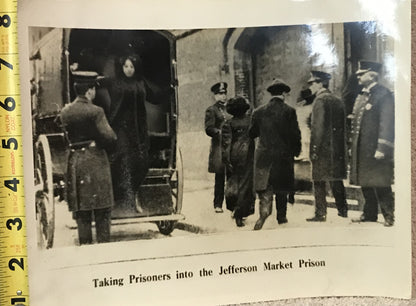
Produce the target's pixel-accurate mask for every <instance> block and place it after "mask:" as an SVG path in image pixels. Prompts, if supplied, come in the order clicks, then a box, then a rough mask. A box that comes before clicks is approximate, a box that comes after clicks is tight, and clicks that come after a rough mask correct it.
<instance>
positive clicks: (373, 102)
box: [350, 84, 394, 187]
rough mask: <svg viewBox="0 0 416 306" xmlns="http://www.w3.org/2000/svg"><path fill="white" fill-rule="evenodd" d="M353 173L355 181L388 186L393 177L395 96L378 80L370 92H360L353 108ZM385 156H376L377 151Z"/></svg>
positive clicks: (352, 181) (351, 177) (374, 185)
mask: <svg viewBox="0 0 416 306" xmlns="http://www.w3.org/2000/svg"><path fill="white" fill-rule="evenodd" d="M351 128H352V136H351V140H352V147H351V175H350V180H351V183H352V184H354V185H359V186H365V187H388V186H390V185H391V184H392V181H393V170H394V169H393V167H394V165H393V148H394V98H393V94H392V93H391V92H390V91H389V90H388V89H387V88H385V87H384V86H381V85H379V84H376V85H375V86H374V87H372V88H371V89H370V92H369V94H359V95H358V97H357V99H356V101H355V105H354V109H353V120H352V127H351ZM376 150H377V151H380V152H382V153H384V155H385V158H383V159H381V160H376V159H375V158H374V154H375V152H376Z"/></svg>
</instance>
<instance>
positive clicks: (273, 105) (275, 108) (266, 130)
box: [249, 97, 301, 192]
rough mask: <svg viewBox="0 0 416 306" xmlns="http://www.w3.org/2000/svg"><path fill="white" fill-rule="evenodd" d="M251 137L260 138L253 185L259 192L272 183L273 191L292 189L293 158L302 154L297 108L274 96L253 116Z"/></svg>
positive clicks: (256, 151)
mask: <svg viewBox="0 0 416 306" xmlns="http://www.w3.org/2000/svg"><path fill="white" fill-rule="evenodd" d="M249 134H250V137H252V138H256V137H258V138H259V139H258V143H257V146H256V150H255V166H254V184H255V189H256V191H262V190H265V189H266V188H267V186H268V184H269V183H270V185H271V186H272V187H273V190H274V192H277V191H286V192H290V191H292V190H293V187H294V186H293V185H294V164H293V158H294V157H295V156H298V155H299V154H300V150H301V136H300V130H299V125H298V120H297V116H296V111H295V109H294V108H292V107H290V106H289V105H287V104H285V103H284V101H283V100H281V99H279V98H277V97H273V98H272V99H271V100H270V101H269V102H268V103H267V104H265V105H262V106H260V107H258V108H257V109H256V110H255V111H254V112H253V115H252V118H251V124H250V129H249Z"/></svg>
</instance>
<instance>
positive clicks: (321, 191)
mask: <svg viewBox="0 0 416 306" xmlns="http://www.w3.org/2000/svg"><path fill="white" fill-rule="evenodd" d="M330 79H331V75H330V74H329V73H326V72H323V71H312V72H311V78H310V79H309V80H308V84H309V88H310V89H311V92H312V94H313V95H315V100H314V102H313V107H312V116H311V141H310V150H309V154H310V159H311V162H312V180H313V187H314V193H315V216H314V217H312V218H308V219H306V220H307V221H310V222H316V221H321V222H322V221H326V213H327V205H328V203H327V201H326V182H329V184H330V186H331V189H332V193H333V195H334V198H335V203H336V206H337V209H338V216H340V217H344V218H346V217H347V214H348V206H347V201H346V196H345V187H344V183H343V181H342V180H343V179H344V178H346V176H347V171H346V134H345V133H346V131H345V120H346V118H345V110H344V104H343V103H342V101H341V100H340V99H338V98H337V97H336V96H335V95H334V94H332V93H331V92H330V91H329V89H328V86H329V80H330Z"/></svg>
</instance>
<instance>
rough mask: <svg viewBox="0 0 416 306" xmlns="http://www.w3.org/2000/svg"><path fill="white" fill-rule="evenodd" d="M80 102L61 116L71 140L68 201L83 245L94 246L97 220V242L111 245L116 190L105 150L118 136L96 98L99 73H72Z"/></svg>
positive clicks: (72, 104)
mask: <svg viewBox="0 0 416 306" xmlns="http://www.w3.org/2000/svg"><path fill="white" fill-rule="evenodd" d="M73 77H74V80H75V82H74V89H75V92H76V94H77V98H76V99H75V100H74V101H73V102H72V103H70V104H68V105H66V106H65V107H64V108H63V109H62V111H61V114H60V118H61V121H62V124H63V127H64V129H65V131H66V133H67V136H68V140H69V143H70V144H69V147H70V152H69V157H68V165H67V167H68V169H67V201H68V207H69V210H70V211H72V212H73V217H74V219H75V220H76V222H77V225H78V237H79V243H80V244H90V243H92V229H91V222H92V220H95V228H96V232H97V241H98V242H99V243H100V242H108V241H110V225H111V208H112V206H113V188H112V182H111V173H110V164H109V161H108V158H107V153H106V151H105V148H107V147H109V146H111V145H113V144H114V143H115V141H116V134H115V133H114V131H113V130H112V129H111V127H110V125H109V124H108V122H107V119H106V117H105V114H104V111H103V109H102V108H101V107H99V106H96V105H94V104H93V103H92V101H93V100H94V98H95V93H96V91H95V86H96V82H95V80H96V77H97V73H95V72H89V71H77V72H73Z"/></svg>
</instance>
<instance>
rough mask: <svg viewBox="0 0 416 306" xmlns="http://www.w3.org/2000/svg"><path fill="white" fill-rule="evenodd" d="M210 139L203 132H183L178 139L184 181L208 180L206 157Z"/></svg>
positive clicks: (209, 177)
mask: <svg viewBox="0 0 416 306" xmlns="http://www.w3.org/2000/svg"><path fill="white" fill-rule="evenodd" d="M210 144H211V138H210V137H208V136H207V135H206V134H205V132H204V131H199V132H185V133H181V134H180V135H179V137H178V146H179V148H180V150H181V152H182V159H183V169H184V178H185V183H186V180H209V179H212V177H213V174H212V173H208V155H209V148H210Z"/></svg>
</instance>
